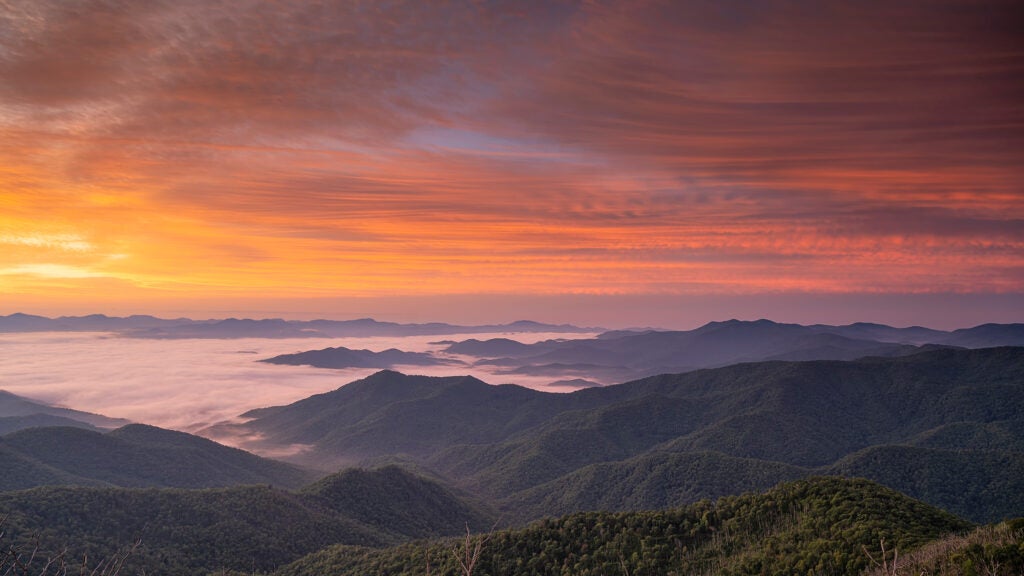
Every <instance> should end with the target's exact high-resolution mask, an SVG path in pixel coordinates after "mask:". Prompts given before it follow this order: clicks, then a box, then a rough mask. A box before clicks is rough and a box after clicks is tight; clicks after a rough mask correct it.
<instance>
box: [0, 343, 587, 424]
mask: <svg viewBox="0 0 1024 576" xmlns="http://www.w3.org/2000/svg"><path fill="white" fill-rule="evenodd" d="M589 336H592V335H590V334H570V335H566V334H467V335H459V334H455V335H443V336H437V335H434V336H411V337H403V338H382V337H377V338H323V339H319V338H302V339H263V338H243V339H225V340H212V339H184V340H146V339H136V338H120V337H117V336H115V335H111V334H106V333H68V332H59V333H56V332H47V333H18V334H0V389H2V390H7V391H9V392H12V393H14V394H18V395H19V396H25V397H28V398H31V399H35V400H39V401H42V402H45V403H48V404H54V405H59V406H64V407H68V408H74V409H76V410H85V411H88V412H95V413H99V414H103V415H105V416H110V417H116V418H127V419H129V420H132V421H134V422H142V423H146V424H152V425H154V426H160V427H163V428H171V429H176V430H183V431H195V430H199V429H202V428H204V427H206V426H208V425H210V424H213V423H216V422H223V421H230V420H233V419H235V418H237V417H238V415H240V414H242V413H244V412H246V411H247V410H251V409H253V408H260V407H265V406H277V405H282V404H288V403H291V402H294V401H296V400H300V399H302V398H305V397H307V396H310V395H313V394H319V393H322V392H327V391H330V390H334V389H336V388H338V387H340V386H343V385H344V384H347V383H348V382H351V381H353V380H356V379H359V378H363V377H365V376H368V375H370V374H372V373H374V372H376V371H377V370H376V369H345V370H331V369H323V368H313V367H309V366H284V365H276V364H268V363H265V362H258V360H260V359H264V358H269V357H272V356H275V355H278V354H288V353H293V352H300V351H304V350H313V349H319V348H326V347H329V346H344V347H346V348H353V349H363V348H365V349H369V350H373V351H381V350H385V349H388V348H398V349H400V350H406V351H411V352H426V351H435V352H436V351H438V350H439V349H441V348H443V347H444V344H441V343H439V342H440V341H443V340H463V339H467V338H477V339H481V340H484V339H487V338H495V337H508V338H514V339H516V340H519V341H521V342H528V343H529V342H536V341H539V340H546V339H549V338H581V337H589ZM450 357H452V358H458V357H454V356H450ZM461 359H462V360H466V361H471V360H472V359H470V358H465V357H462V358H461ZM395 369H396V370H399V371H401V372H405V373H408V374H426V375H432V376H451V375H462V374H471V375H473V376H476V377H477V378H480V379H481V380H484V381H486V382H489V383H491V384H507V383H513V384H519V385H522V386H527V387H530V388H535V389H540V390H548V391H551V392H566V391H568V389H566V388H557V387H551V388H548V387H546V385H547V384H549V383H550V382H551V380H552V378H549V377H531V376H518V375H516V376H510V375H497V374H495V373H494V371H495V370H497V368H495V367H486V366H485V367H472V366H469V365H467V366H457V365H456V366H430V367H424V366H409V367H402V366H396V367H395Z"/></svg>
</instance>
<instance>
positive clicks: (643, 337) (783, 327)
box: [443, 320, 1024, 383]
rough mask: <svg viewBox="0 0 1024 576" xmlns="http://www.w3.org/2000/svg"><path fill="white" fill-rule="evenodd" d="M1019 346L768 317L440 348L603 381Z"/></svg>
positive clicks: (1013, 339)
mask: <svg viewBox="0 0 1024 576" xmlns="http://www.w3.org/2000/svg"><path fill="white" fill-rule="evenodd" d="M994 346H1024V324H984V325H981V326H976V327H974V328H968V329H962V330H955V331H952V332H945V331H939V330H931V329H928V328H922V327H916V326H915V327H910V328H893V327H891V326H885V325H881V324H867V323H859V324H850V325H846V326H827V325H820V324H819V325H813V326H802V325H800V324H781V323H777V322H772V321H770V320H757V321H740V320H729V321H725V322H711V323H709V324H706V325H704V326H701V327H700V328H697V329H694V330H686V331H655V330H647V331H639V332H637V331H622V330H620V331H613V332H605V333H602V334H600V335H598V336H597V337H595V338H585V339H572V340H546V341H543V342H537V343H534V344H523V343H521V342H518V341H515V340H512V339H509V338H494V339H490V340H483V341H481V340H476V339H469V340H463V341H461V342H454V343H452V344H450V345H448V346H447V347H446V348H444V350H443V352H445V353H446V354H449V355H455V356H456V357H463V356H469V357H473V358H475V359H476V360H475V364H476V365H477V366H481V367H482V366H486V367H489V368H497V373H498V374H509V375H515V374H528V375H533V376H550V377H553V378H560V379H567V378H568V379H571V378H586V379H596V380H601V381H604V382H606V383H612V382H621V381H624V380H628V379H633V378H641V377H644V376H651V375H655V374H664V373H671V372H688V371H691V370H696V369H699V368H715V367H720V366H728V365H730V364H736V363H740V362H758V361H765V360H854V359H857V358H862V357H865V356H901V355H906V354H914V353H917V352H921V351H923V350H928V349H931V348H935V347H961V348H987V347H994Z"/></svg>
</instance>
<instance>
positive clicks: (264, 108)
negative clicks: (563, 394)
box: [0, 0, 1024, 328]
mask: <svg viewBox="0 0 1024 576" xmlns="http://www.w3.org/2000/svg"><path fill="white" fill-rule="evenodd" d="M1021 21H1024V5H1022V4H1021V3H1020V2H1018V1H1016V0H1007V1H1003V0H995V1H989V2H977V1H974V0H963V1H958V0H950V1H946V0H885V1H875V0H864V1H857V2H849V1H835V0H814V1H810V0H785V1H783V0H759V1H750V0H666V1H656V0H642V1H617V2H602V1H599V0H587V1H578V2H574V1H556V0H550V1H545V2H529V1H526V0H516V1H508V2H502V1H488V0H465V1H428V0H410V1H401V0H396V1H383V0H382V1H357V0H350V1H344V0H338V1H329V2H326V1H325V2H320V1H308V2H302V1H295V2H293V1H287V2H286V1H283V0H282V1H272V0H237V1H226V0H224V1H222V0H168V1H162V0H147V1H145V2H138V1H136V0H81V1H78V0H0V313H8V314H9V313H13V312H17V311H22V312H31V313H37V314H44V315H58V314H89V313H95V312H104V313H114V314H130V313H150V314H156V315H164V316H167V315H173V316H180V315H187V316H193V317H226V316H248V317H267V316H281V317H294V318H310V317H331V318H348V317H363V316H374V317H377V318H379V319H386V320H404V321H427V320H449V321H458V322H494V321H511V320H516V319H518V318H532V319H537V320H545V321H573V322H577V323H581V324H585V325H605V326H611V327H619V326H641V325H655V326H665V327H680V328H682V327H692V326H693V325H696V324H699V323H700V322H702V321H708V320H714V319H725V318H730V317H741V318H758V317H767V318H772V319H775V320H779V321H801V322H814V321H821V322H833V323H839V322H849V321H855V320H870V321H888V322H890V323H894V324H902V325H907V324H923V325H929V326H934V327H938V328H955V327H962V326H968V325H974V324H978V323H982V322H989V321H997V322H1000V321H1001V322H1008V321H1024V312H1022V311H1024V184H1022V183H1024V43H1022V41H1021V40H1020V35H1019V34H1018V32H1019V30H1018V24H1019V22H1021Z"/></svg>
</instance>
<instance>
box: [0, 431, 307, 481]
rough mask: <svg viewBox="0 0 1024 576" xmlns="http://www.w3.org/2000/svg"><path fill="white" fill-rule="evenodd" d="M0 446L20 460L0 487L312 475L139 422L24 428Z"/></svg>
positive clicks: (278, 478) (1, 440)
mask: <svg viewBox="0 0 1024 576" xmlns="http://www.w3.org/2000/svg"><path fill="white" fill-rule="evenodd" d="M0 450H3V451H4V452H5V453H7V454H9V455H10V458H11V462H13V461H15V459H16V461H17V462H18V465H17V473H14V471H13V470H8V471H6V472H5V473H4V474H2V475H0V489H2V490H18V489H25V488H32V487H35V486H44V485H65V484H73V485H111V486H122V487H140V488H141V487H177V488H212V487H217V486H232V485H237V484H271V485H275V486H282V487H298V486H301V485H303V484H305V483H306V482H309V481H310V480H312V479H313V478H314V477H315V476H316V474H314V473H312V472H310V471H308V470H304V469H301V468H298V467H296V466H294V465H290V464H285V463H283V462H277V461H274V460H268V459H266V458H260V457H259V456H256V455H254V454H250V453H248V452H244V451H242V450H238V449H236V448H229V447H227V446H223V445H220V444H217V443H215V442H212V441H210V440H207V439H205V438H200V437H198V436H193V435H191V434H185V433H183V432H174V431H171V430H163V429H161V428H156V427H153V426H145V425H142V424H130V425H128V426H124V427H122V428H118V429H117V430H114V431H111V432H107V433H101V432H97V431H93V430H85V429H81V428H73V427H50V428H31V429H25V430H20V431H18V432H13V433H10V434H7V435H5V436H2V437H0ZM12 468H13V466H12Z"/></svg>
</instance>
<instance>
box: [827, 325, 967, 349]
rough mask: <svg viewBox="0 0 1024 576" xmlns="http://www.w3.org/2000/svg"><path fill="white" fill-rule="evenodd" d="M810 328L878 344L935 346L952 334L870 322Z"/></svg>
mask: <svg viewBox="0 0 1024 576" xmlns="http://www.w3.org/2000/svg"><path fill="white" fill-rule="evenodd" d="M808 328H810V329H812V330H814V331H815V332H820V333H828V334H838V335H840V336H845V337H847V338H853V339H855V340H875V341H878V342H893V343H897V344H914V345H921V344H934V343H938V342H941V341H943V340H944V339H945V338H947V337H948V336H949V335H950V333H949V332H945V331H942V330H932V329H931V328H925V327H923V326H910V327H908V328H893V327H892V326H887V325H885V324H874V323H870V322H856V323H854V324H847V325H845V326H829V325H826V324H814V325H811V326H808Z"/></svg>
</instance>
